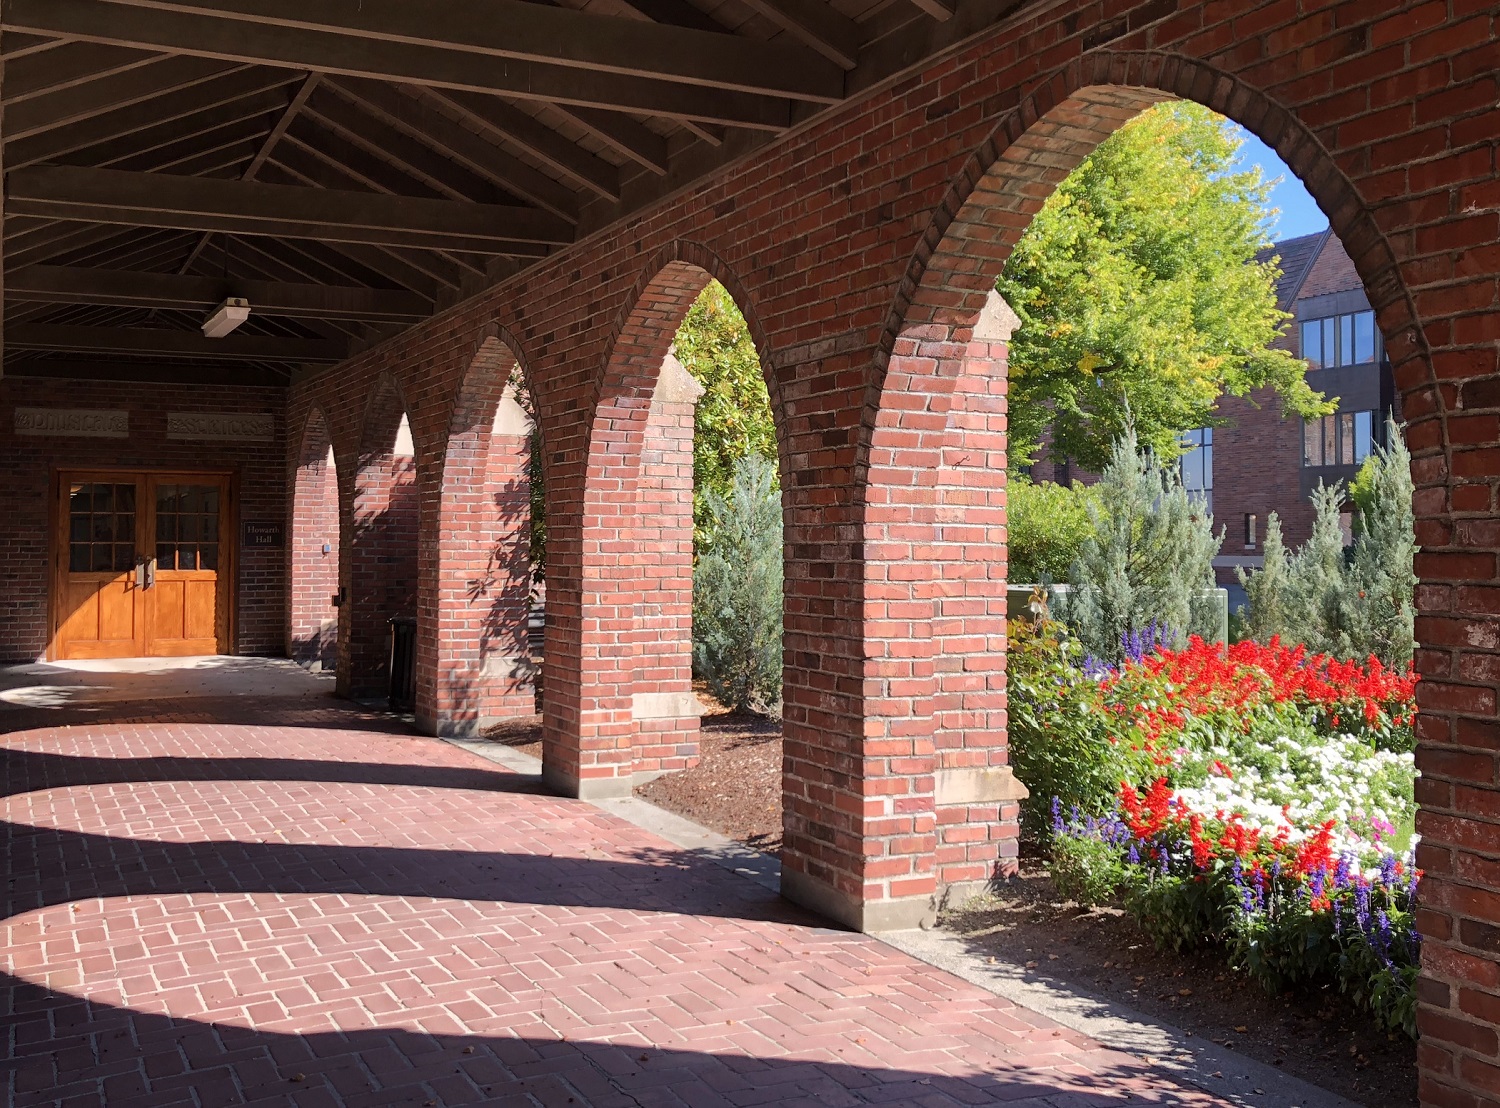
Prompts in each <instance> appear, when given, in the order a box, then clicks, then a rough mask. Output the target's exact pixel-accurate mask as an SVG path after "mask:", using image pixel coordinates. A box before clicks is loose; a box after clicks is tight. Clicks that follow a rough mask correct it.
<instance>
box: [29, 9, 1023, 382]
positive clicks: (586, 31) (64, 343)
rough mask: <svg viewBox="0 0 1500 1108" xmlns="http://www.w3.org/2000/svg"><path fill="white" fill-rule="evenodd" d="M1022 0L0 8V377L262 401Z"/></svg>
mask: <svg viewBox="0 0 1500 1108" xmlns="http://www.w3.org/2000/svg"><path fill="white" fill-rule="evenodd" d="M1045 2H1046V0H560V2H558V3H545V2H542V3H529V2H524V0H212V2H211V0H0V55H3V59H4V61H3V77H0V100H3V112H4V114H3V120H0V134H3V138H4V144H3V159H4V171H5V197H4V217H3V232H4V371H5V373H7V374H19V375H44V376H61V377H79V376H83V377H125V378H131V379H139V380H143V381H146V380H158V381H186V380H210V381H222V382H226V383H241V384H276V383H281V382H285V381H286V380H288V379H290V377H291V375H292V374H293V373H295V372H297V370H298V369H299V367H305V366H316V365H319V364H326V363H330V362H336V361H340V360H342V359H343V358H345V357H347V356H348V355H349V354H350V353H351V352H352V351H354V350H357V349H359V348H361V347H363V346H366V345H369V344H370V343H372V342H375V341H378V340H380V339H381V338H384V337H385V336H387V335H389V334H392V333H394V332H395V331H397V330H399V329H401V328H404V327H408V326H410V325H412V324H413V323H415V322H418V321H420V320H421V319H423V318H425V317H427V316H428V315H431V314H432V313H433V312H434V311H437V310H439V309H441V308H442V307H444V306H446V305H448V304H450V303H453V302H455V301H457V300H459V299H461V298H463V297H464V296H467V295H471V294H473V293H475V292H477V291H479V290H480V289H482V288H484V287H485V286H487V285H489V284H492V283H493V282H494V281H496V280H499V279H501V278H503V277H505V276H508V275H510V274H511V273H514V272H515V271H516V270H518V269H519V268H521V267H523V266H525V265H528V264H530V263H532V262H534V261H535V260H536V259H538V258H542V257H546V256H547V255H549V254H551V253H554V252H556V251H558V250H561V249H564V248H565V247H566V246H567V245H568V244H569V243H571V242H573V241H575V240H576V239H577V238H579V237H581V236H582V235H584V234H587V233H589V232H590V231H593V230H596V229H598V228H600V227H603V226H607V225H608V224H609V223H611V222H613V221H615V220H618V219H620V218H621V217H622V216H624V215H626V214H628V213H629V212H630V211H632V210H635V209H637V208H639V207H641V206H642V205H644V204H648V203H650V202H651V201H652V200H654V199H656V198H658V197H660V196H662V195H664V194H665V193H667V192H670V191H672V190H675V189H677V188H679V187H681V186H683V185H685V184H687V183H690V182H691V181H692V180H694V179H695V178H697V177H699V176H701V175H703V174H705V173H709V172H712V171H713V170H714V169H715V168H717V167H718V166H720V165H722V164H724V163H725V162H726V161H728V160H730V159H732V158H735V157H738V156H740V155H741V154H743V153H745V152H747V151H750V150H753V149H754V148H755V147H756V146H758V145H760V144H763V143H765V142H766V141H769V140H770V139H771V138H773V137H775V136H776V135H778V134H781V133H783V132H785V131H786V130H788V129H789V128H791V127H793V126H796V125H797V124H799V123H801V122H802V121H804V120H806V119H808V118H810V117H811V116H813V115H816V114H817V113H818V112H820V111H824V110H827V109H828V108H829V107H830V106H831V105H834V104H837V103H839V102H840V101H842V100H843V99H845V98H846V97H847V96H850V95H852V94H854V93H855V92H858V91H860V90H861V89H864V88H868V87H870V86H871V85H873V84H875V83H878V82H879V81H882V80H885V79H886V78H889V77H892V76H895V75H897V74H899V73H901V72H903V71H904V70H906V69H909V68H911V67H913V66H915V65H918V64H920V63H921V62H922V61H924V60H925V59H927V58H929V57H931V56H932V55H933V54H934V53H936V52H938V51H941V50H943V49H946V48H948V47H951V46H953V45H955V44H957V43H959V42H961V41H963V40H964V39H966V38H968V37H971V36H972V35H974V34H976V33H978V32H979V31H982V30H984V29H986V28H988V27H990V26H992V25H993V24H995V23H996V22H997V21H1000V20H1003V19H1006V18H1008V17H1010V16H1012V15H1014V14H1015V12H1016V11H1017V10H1018V9H1020V8H1022V7H1025V8H1028V9H1031V8H1035V7H1038V6H1041V4H1042V3H1045ZM226 296H243V297H245V298H247V299H248V300H249V301H250V303H251V306H252V314H251V316H250V320H249V322H247V323H246V324H245V325H244V326H243V327H241V328H240V329H239V330H238V331H236V332H234V333H233V334H232V335H229V336H227V337H225V338H222V339H207V338H204V337H203V336H202V335H201V333H200V330H199V329H200V325H201V324H202V321H203V319H204V316H205V315H206V314H207V313H208V312H209V311H211V310H212V309H213V308H214V306H215V305H217V304H218V303H219V302H220V301H222V300H223V299H224V298H225V297H226Z"/></svg>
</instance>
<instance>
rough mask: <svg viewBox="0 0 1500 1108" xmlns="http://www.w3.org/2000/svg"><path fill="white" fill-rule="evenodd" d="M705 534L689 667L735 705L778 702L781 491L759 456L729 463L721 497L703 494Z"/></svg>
mask: <svg viewBox="0 0 1500 1108" xmlns="http://www.w3.org/2000/svg"><path fill="white" fill-rule="evenodd" d="M707 532H708V533H707V538H706V540H705V542H704V543H703V544H702V546H701V547H700V549H699V554H698V564H697V566H696V567H695V568H694V570H693V668H694V670H695V671H696V672H697V673H698V675H699V676H700V677H702V678H703V679H704V680H706V681H707V682H708V687H709V691H710V692H712V693H713V695H714V697H715V699H717V700H718V701H719V702H720V703H722V704H723V705H724V706H725V707H727V708H732V709H734V710H735V711H758V712H775V711H777V710H779V705H780V701H781V662H782V653H781V632H782V561H781V494H780V492H779V491H778V490H777V487H776V470H775V467H774V465H773V464H772V463H771V462H769V461H767V460H766V459H765V458H763V457H761V456H760V455H759V454H747V455H745V456H744V457H742V458H740V459H739V460H738V461H736V462H735V465H734V475H733V479H732V481H731V483H730V489H729V495H728V496H727V497H724V496H720V495H719V494H718V493H715V492H712V491H710V492H709V494H708V527H707Z"/></svg>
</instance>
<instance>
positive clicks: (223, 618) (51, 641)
mask: <svg viewBox="0 0 1500 1108" xmlns="http://www.w3.org/2000/svg"><path fill="white" fill-rule="evenodd" d="M51 470H52V472H51V475H50V480H49V482H48V484H49V495H48V505H47V557H48V559H49V560H50V563H51V570H52V571H51V573H50V574H49V575H48V594H47V653H46V661H49V662H56V661H59V660H60V659H61V651H60V650H59V643H58V639H57V636H58V633H59V632H60V631H61V630H62V604H61V603H59V598H60V597H62V595H63V593H64V591H65V590H66V588H67V576H68V544H67V543H66V542H65V541H63V538H62V526H63V520H64V519H66V518H67V515H66V513H65V512H64V511H63V503H62V495H63V486H64V478H66V479H67V481H68V483H71V482H73V481H75V480H80V479H81V480H85V481H87V480H90V479H97V480H104V481H119V479H120V478H122V477H135V478H137V479H139V478H144V477H185V478H193V477H215V478H221V479H222V480H223V481H224V502H223V504H222V505H221V506H220V512H219V571H218V572H219V590H218V592H219V595H218V601H217V606H218V612H217V614H216V616H215V622H216V623H217V624H218V627H219V653H220V654H225V655H233V654H234V653H235V643H236V642H237V639H238V634H237V632H238V623H239V588H238V586H239V542H238V538H239V508H240V496H239V491H240V473H239V468H238V467H237V466H215V467H210V468H207V469H184V468H183V467H181V466H107V465H106V466H96V465H91V466H70V465H63V464H61V463H58V462H54V463H53V464H52V466H51ZM153 511H154V508H153ZM138 519H139V517H138ZM138 526H139V522H138ZM141 535H144V531H142V530H138V531H137V536H141ZM140 541H143V540H142V539H141V538H139V537H138V538H137V542H140ZM152 544H153V546H154V545H155V536H154V535H153V536H152Z"/></svg>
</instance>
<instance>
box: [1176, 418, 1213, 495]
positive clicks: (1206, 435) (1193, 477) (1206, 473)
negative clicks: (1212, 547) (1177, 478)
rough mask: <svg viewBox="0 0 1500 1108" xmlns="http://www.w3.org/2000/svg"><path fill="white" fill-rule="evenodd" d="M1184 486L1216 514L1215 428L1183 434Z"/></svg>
mask: <svg viewBox="0 0 1500 1108" xmlns="http://www.w3.org/2000/svg"><path fill="white" fill-rule="evenodd" d="M1180 464H1181V473H1182V487H1183V488H1185V489H1187V493H1188V496H1189V497H1191V498H1192V499H1193V500H1196V501H1198V502H1200V503H1201V504H1202V505H1203V510H1204V511H1205V512H1206V513H1207V514H1208V515H1213V514H1214V429H1213V428H1212V427H1199V428H1198V429H1197V430H1195V431H1189V432H1187V434H1185V435H1183V436H1182V458H1181V459H1180Z"/></svg>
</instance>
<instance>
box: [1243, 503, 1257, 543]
mask: <svg viewBox="0 0 1500 1108" xmlns="http://www.w3.org/2000/svg"><path fill="white" fill-rule="evenodd" d="M1255 524H1256V519H1255V513H1254V512H1246V513H1245V549H1246V550H1254V549H1255Z"/></svg>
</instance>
